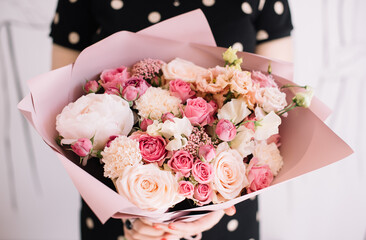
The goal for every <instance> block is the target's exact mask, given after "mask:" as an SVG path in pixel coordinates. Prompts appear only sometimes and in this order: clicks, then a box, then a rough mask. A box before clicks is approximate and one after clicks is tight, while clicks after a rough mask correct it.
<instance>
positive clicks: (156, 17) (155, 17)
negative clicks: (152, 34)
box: [147, 12, 161, 23]
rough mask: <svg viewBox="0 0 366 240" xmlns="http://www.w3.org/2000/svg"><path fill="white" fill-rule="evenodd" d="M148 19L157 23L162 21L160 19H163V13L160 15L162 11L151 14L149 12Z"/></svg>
mask: <svg viewBox="0 0 366 240" xmlns="http://www.w3.org/2000/svg"><path fill="white" fill-rule="evenodd" d="M147 19H148V20H149V22H151V23H157V22H159V21H160V19H161V15H160V13H158V12H151V13H150V14H149V16H148V17H147Z"/></svg>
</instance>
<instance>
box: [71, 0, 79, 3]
mask: <svg viewBox="0 0 366 240" xmlns="http://www.w3.org/2000/svg"><path fill="white" fill-rule="evenodd" d="M77 1H78V0H69V2H70V3H76V2H77Z"/></svg>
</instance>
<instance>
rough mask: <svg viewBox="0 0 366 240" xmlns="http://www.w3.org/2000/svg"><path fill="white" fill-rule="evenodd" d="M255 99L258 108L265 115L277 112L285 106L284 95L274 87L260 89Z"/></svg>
mask: <svg viewBox="0 0 366 240" xmlns="http://www.w3.org/2000/svg"><path fill="white" fill-rule="evenodd" d="M255 97H256V100H257V103H258V104H259V106H260V107H262V109H263V110H264V111H266V112H267V113H269V112H271V111H275V112H277V111H279V110H282V109H284V108H285V107H286V106H287V102H286V94H285V93H283V92H281V91H280V90H279V89H278V88H276V87H267V88H261V89H259V90H258V91H257V93H256V96H255Z"/></svg>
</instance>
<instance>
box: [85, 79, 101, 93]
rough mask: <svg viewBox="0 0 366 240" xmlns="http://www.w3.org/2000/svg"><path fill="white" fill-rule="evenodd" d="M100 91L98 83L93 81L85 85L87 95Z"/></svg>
mask: <svg viewBox="0 0 366 240" xmlns="http://www.w3.org/2000/svg"><path fill="white" fill-rule="evenodd" d="M98 90H99V84H98V82H97V81H95V80H92V81H88V82H87V83H86V84H85V85H84V91H85V92H86V93H96V92H98Z"/></svg>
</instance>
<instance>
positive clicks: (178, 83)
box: [169, 79, 196, 103]
mask: <svg viewBox="0 0 366 240" xmlns="http://www.w3.org/2000/svg"><path fill="white" fill-rule="evenodd" d="M169 91H170V94H171V95H172V96H174V97H177V98H180V99H181V100H182V103H185V102H186V101H187V99H188V98H191V97H193V96H194V95H195V94H196V93H195V92H194V91H192V89H191V85H190V84H189V83H188V82H185V81H183V80H180V79H176V80H173V81H170V82H169Z"/></svg>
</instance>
